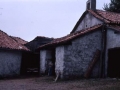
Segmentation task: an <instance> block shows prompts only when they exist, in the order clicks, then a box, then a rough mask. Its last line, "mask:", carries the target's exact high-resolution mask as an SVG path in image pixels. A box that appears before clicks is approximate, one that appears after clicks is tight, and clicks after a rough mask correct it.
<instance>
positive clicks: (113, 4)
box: [103, 0, 120, 13]
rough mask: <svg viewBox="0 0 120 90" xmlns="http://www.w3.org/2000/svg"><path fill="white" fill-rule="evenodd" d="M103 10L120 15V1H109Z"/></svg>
mask: <svg viewBox="0 0 120 90" xmlns="http://www.w3.org/2000/svg"><path fill="white" fill-rule="evenodd" d="M103 9H104V10H106V11H111V12H117V13H120V0H111V1H110V3H109V4H104V8H103Z"/></svg>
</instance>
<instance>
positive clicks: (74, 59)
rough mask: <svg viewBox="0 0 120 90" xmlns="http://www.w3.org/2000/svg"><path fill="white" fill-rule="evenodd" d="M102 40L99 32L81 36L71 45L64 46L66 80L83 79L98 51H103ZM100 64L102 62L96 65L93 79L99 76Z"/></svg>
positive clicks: (64, 75) (92, 75)
mask: <svg viewBox="0 0 120 90" xmlns="http://www.w3.org/2000/svg"><path fill="white" fill-rule="evenodd" d="M101 38H102V34H101V31H100V30H99V31H95V32H91V33H89V34H86V35H84V36H81V37H80V38H78V39H75V40H73V41H72V44H71V45H68V46H64V66H63V67H64V68H63V77H64V78H75V77H83V75H84V74H85V72H86V70H87V68H88V66H89V64H90V62H91V60H92V59H93V56H94V54H95V51H96V49H99V50H101V42H102V41H101ZM61 49H63V48H61ZM59 51H60V50H59ZM61 51H63V50H61ZM61 55H62V54H61ZM62 56H63V55H62ZM62 59H63V58H62ZM60 60H61V59H60ZM99 62H100V60H99V61H98V62H97V64H96V65H95V67H94V69H93V71H92V74H91V77H98V76H99V69H100V66H99ZM61 66H62V65H61Z"/></svg>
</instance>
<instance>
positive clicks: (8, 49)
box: [0, 30, 30, 78]
mask: <svg viewBox="0 0 120 90" xmlns="http://www.w3.org/2000/svg"><path fill="white" fill-rule="evenodd" d="M23 43H24V44H25V43H26V41H24V40H22V39H20V38H18V37H13V36H9V35H7V34H6V33H5V32H3V31H1V30H0V78H2V77H13V76H19V75H20V71H21V61H22V53H23V52H29V51H30V50H29V49H28V48H27V47H25V46H24V45H23Z"/></svg>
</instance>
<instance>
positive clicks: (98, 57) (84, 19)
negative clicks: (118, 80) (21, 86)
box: [0, 0, 120, 79]
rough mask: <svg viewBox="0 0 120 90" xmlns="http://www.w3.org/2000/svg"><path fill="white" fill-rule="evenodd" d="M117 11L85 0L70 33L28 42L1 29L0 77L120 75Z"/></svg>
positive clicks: (65, 77) (119, 23)
mask: <svg viewBox="0 0 120 90" xmlns="http://www.w3.org/2000/svg"><path fill="white" fill-rule="evenodd" d="M119 54H120V14H119V13H114V12H108V11H103V10H97V9H96V0H88V1H87V3H86V11H85V12H84V13H83V14H82V16H81V17H80V19H79V20H78V22H77V23H76V25H75V27H74V28H73V30H72V31H71V32H70V34H68V35H66V36H64V37H61V38H57V39H53V38H46V37H41V36H38V37H36V38H35V39H33V40H32V41H30V42H26V41H24V40H22V39H21V38H18V37H13V36H9V35H8V34H6V33H5V32H3V31H0V58H1V59H0V77H8V76H17V75H26V74H28V75H29V74H32V73H36V74H38V75H41V74H48V73H49V63H50V62H52V64H53V68H52V75H59V76H60V78H61V79H69V78H82V77H85V78H89V77H93V78H98V77H99V78H100V77H111V78H113V77H120V70H119V68H120V61H119V59H120V56H119Z"/></svg>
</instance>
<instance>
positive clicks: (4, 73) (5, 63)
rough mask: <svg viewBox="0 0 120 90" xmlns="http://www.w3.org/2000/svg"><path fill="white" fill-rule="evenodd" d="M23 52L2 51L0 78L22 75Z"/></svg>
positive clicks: (0, 52) (0, 53)
mask: <svg viewBox="0 0 120 90" xmlns="http://www.w3.org/2000/svg"><path fill="white" fill-rule="evenodd" d="M21 57H22V55H21V52H19V51H10V50H9V51H7V50H6V51H4V50H0V77H9V76H16V75H20V66H21Z"/></svg>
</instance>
